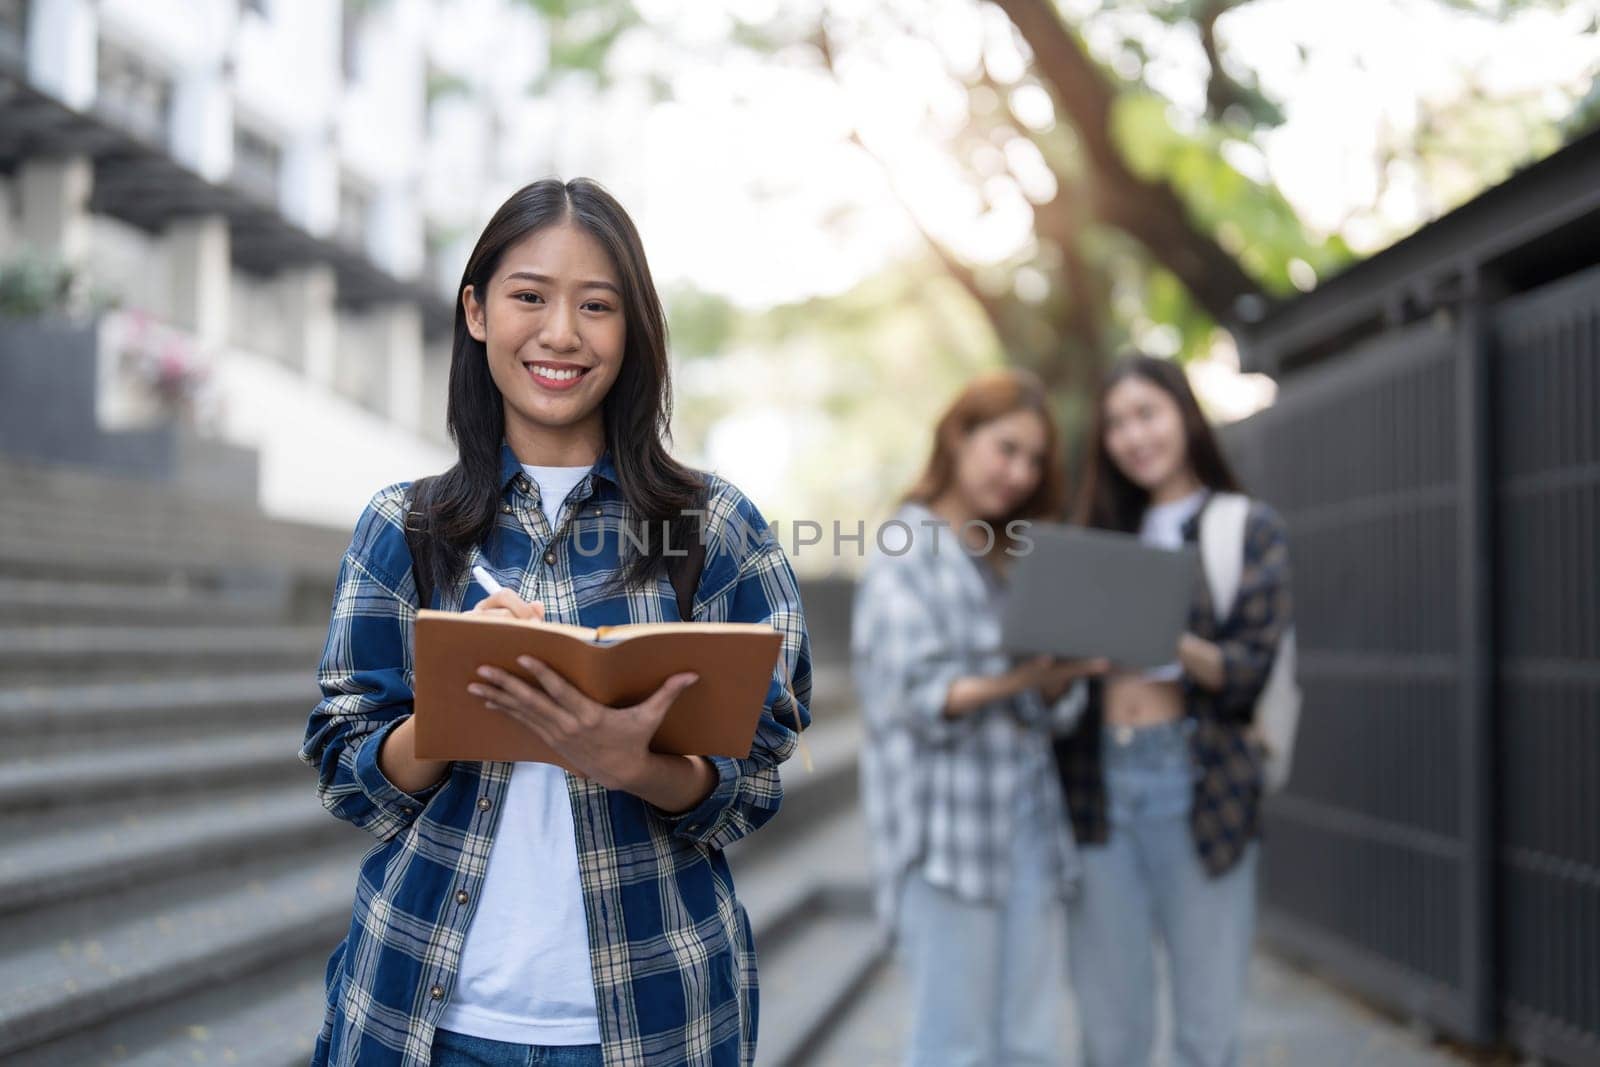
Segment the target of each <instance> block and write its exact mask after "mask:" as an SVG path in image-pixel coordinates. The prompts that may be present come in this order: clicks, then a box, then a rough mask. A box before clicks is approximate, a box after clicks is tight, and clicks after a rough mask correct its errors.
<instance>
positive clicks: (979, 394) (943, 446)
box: [900, 367, 1065, 557]
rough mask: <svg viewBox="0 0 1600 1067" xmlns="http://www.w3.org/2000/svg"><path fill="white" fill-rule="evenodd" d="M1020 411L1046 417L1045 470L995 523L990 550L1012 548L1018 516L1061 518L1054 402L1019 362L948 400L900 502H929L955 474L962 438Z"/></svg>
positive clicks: (1062, 487)
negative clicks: (919, 467)
mask: <svg viewBox="0 0 1600 1067" xmlns="http://www.w3.org/2000/svg"><path fill="white" fill-rule="evenodd" d="M1018 411H1031V412H1033V413H1034V414H1035V415H1037V416H1039V418H1040V419H1042V420H1043V421H1044V432H1045V446H1044V463H1043V464H1042V467H1043V469H1042V470H1041V471H1040V472H1039V484H1038V485H1036V486H1034V489H1033V492H1032V493H1030V494H1028V497H1027V499H1025V500H1024V501H1022V503H1020V504H1018V505H1017V506H1016V507H1015V508H1014V509H1013V510H1012V512H1011V514H1009V515H1004V516H1001V517H1000V519H999V521H998V522H996V523H994V524H993V525H996V526H998V527H999V529H997V530H996V531H995V539H994V541H993V543H992V544H991V545H990V547H989V555H990V556H991V557H994V556H996V554H997V553H999V552H1001V551H1003V550H1004V549H1006V548H1009V547H1011V544H1012V541H1013V540H1014V539H1013V538H1012V537H1011V534H1010V533H1009V529H1008V528H1009V526H1010V524H1011V523H1012V522H1014V521H1016V520H1019V519H1058V518H1060V517H1061V505H1062V497H1063V495H1064V490H1065V478H1064V476H1063V471H1062V467H1063V464H1062V460H1061V450H1060V434H1059V432H1058V431H1057V429H1056V420H1055V416H1054V415H1052V414H1051V413H1050V401H1049V397H1048V396H1047V394H1046V392H1045V387H1044V382H1043V381H1041V380H1040V378H1039V376H1038V375H1037V374H1035V373H1034V372H1033V371H1030V370H1025V369H1023V368H1019V367H1012V368H1008V369H1006V370H998V371H991V372H990V373H988V374H982V375H979V376H978V377H976V378H974V379H973V380H972V381H970V382H968V383H967V386H966V388H964V389H962V390H961V394H960V395H959V396H957V397H956V398H955V400H953V401H952V402H951V403H950V406H949V407H948V408H946V409H945V412H944V414H943V415H941V416H940V417H939V422H938V424H937V425H936V426H935V427H934V430H933V448H932V451H930V452H929V454H928V463H927V466H925V467H924V468H923V470H922V474H921V476H920V477H918V478H917V481H916V484H914V485H913V486H912V487H911V488H910V489H909V490H907V491H906V493H905V494H904V495H903V496H901V498H900V502H901V503H917V504H922V505H923V506H924V507H926V506H928V505H931V504H932V503H933V502H934V501H935V500H937V499H939V497H940V496H942V495H943V494H944V492H945V490H947V489H949V488H950V483H951V482H953V481H954V480H955V475H956V459H955V457H956V449H957V447H959V445H960V443H961V439H962V438H963V437H965V436H966V435H967V434H968V433H970V432H971V431H973V430H975V429H977V428H978V427H979V426H982V425H983V424H984V423H987V422H992V421H993V420H995V419H999V418H1003V417H1005V416H1007V415H1010V414H1013V413H1015V412H1018Z"/></svg>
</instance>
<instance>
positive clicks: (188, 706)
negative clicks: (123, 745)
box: [0, 660, 321, 752]
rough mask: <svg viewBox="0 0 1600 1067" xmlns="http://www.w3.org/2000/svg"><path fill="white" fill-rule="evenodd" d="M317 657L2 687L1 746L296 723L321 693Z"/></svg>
mask: <svg viewBox="0 0 1600 1067" xmlns="http://www.w3.org/2000/svg"><path fill="white" fill-rule="evenodd" d="M320 696H321V693H320V691H319V690H318V688H317V684H316V662H315V660H307V661H305V662H304V663H302V664H299V665H298V666H296V667H295V668H293V669H292V670H282V671H274V672H269V673H260V674H230V675H220V676H216V677H200V678H162V679H158V680H156V681H150V682H131V681H115V682H93V683H89V684H87V685H34V686H21V687H17V688H9V689H0V741H3V742H4V748H3V751H6V752H25V751H28V750H29V746H30V745H31V746H37V749H36V750H40V751H43V750H48V749H52V748H54V749H60V748H68V747H78V748H89V747H91V746H104V745H105V744H106V743H107V742H106V741H105V738H108V737H111V736H113V735H116V734H127V733H130V732H140V731H149V732H151V733H152V734H155V733H156V732H158V731H161V730H167V731H168V732H171V731H174V730H179V731H187V732H189V733H190V734H191V735H192V736H200V735H202V734H213V735H214V734H220V733H226V732H230V731H236V730H238V729H239V728H240V727H249V726H259V725H261V724H263V723H288V722H291V721H294V722H296V723H297V724H298V725H300V726H302V727H303V726H304V725H305V719H306V716H307V715H309V714H310V711H311V709H312V707H313V706H315V704H316V703H317V701H318V699H320Z"/></svg>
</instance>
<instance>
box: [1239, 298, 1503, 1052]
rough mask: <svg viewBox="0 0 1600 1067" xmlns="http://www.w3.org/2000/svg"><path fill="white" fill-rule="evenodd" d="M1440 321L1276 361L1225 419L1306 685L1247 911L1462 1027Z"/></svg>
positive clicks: (1453, 611)
mask: <svg viewBox="0 0 1600 1067" xmlns="http://www.w3.org/2000/svg"><path fill="white" fill-rule="evenodd" d="M1460 336H1461V335H1460V328H1459V325H1458V324H1457V323H1454V322H1451V321H1449V320H1438V321H1435V320H1429V321H1427V322H1424V323H1421V324H1418V325H1415V326H1412V327H1409V328H1406V329H1404V330H1400V331H1396V332H1394V333H1392V334H1389V335H1386V336H1384V337H1382V338H1381V339H1379V340H1377V341H1375V342H1371V343H1369V344H1366V345H1363V346H1361V347H1360V348H1358V349H1357V350H1355V351H1352V352H1349V353H1346V354H1344V355H1342V356H1340V357H1337V358H1335V359H1333V360H1330V361H1328V362H1326V363H1323V364H1319V365H1317V366H1315V367H1312V368H1309V369H1307V370H1304V371H1301V372H1299V373H1297V374H1294V375H1291V376H1289V377H1288V378H1287V379H1286V380H1285V381H1284V382H1283V383H1282V387H1281V389H1280V393H1279V397H1278V402H1277V403H1276V405H1275V406H1274V407H1273V408H1271V409H1269V410H1268V411H1267V412H1264V413H1263V414H1262V415H1258V416H1256V417H1255V418H1253V419H1251V420H1248V421H1247V422H1246V423H1243V424H1240V425H1238V426H1235V427H1232V428H1230V429H1229V430H1228V431H1227V432H1226V437H1227V439H1228V442H1229V448H1230V451H1233V452H1235V453H1243V454H1244V455H1245V459H1244V462H1243V463H1242V465H1241V466H1242V469H1243V470H1245V471H1247V472H1250V473H1251V474H1253V475H1254V477H1253V479H1252V481H1251V483H1250V484H1249V486H1248V488H1249V489H1250V490H1251V491H1252V492H1253V493H1254V494H1256V495H1259V496H1261V497H1263V498H1264V499H1266V500H1268V501H1269V502H1271V503H1272V504H1273V505H1274V506H1276V507H1277V508H1278V510H1279V511H1280V512H1281V513H1282V514H1283V515H1284V518H1285V521H1286V522H1287V524H1288V527H1289V535H1290V562H1291V567H1292V571H1293V581H1294V600H1295V617H1296V626H1297V629H1298V632H1299V641H1300V649H1301V661H1300V673H1301V679H1300V680H1301V685H1302V688H1303V690H1304V693H1305V707H1304V711H1303V714H1302V720H1301V727H1300V736H1299V742H1298V748H1297V751H1296V756H1295V761H1296V762H1295V774H1294V779H1293V781H1292V782H1291V783H1290V786H1289V788H1288V789H1287V790H1286V791H1285V792H1284V793H1283V794H1281V795H1280V796H1278V797H1275V798H1273V799H1272V801H1271V802H1270V803H1269V805H1268V810H1267V818H1266V842H1267V843H1266V848H1265V850H1264V853H1263V868H1262V872H1263V873H1262V879H1263V880H1262V890H1263V930H1264V932H1265V933H1266V935H1267V936H1268V937H1269V938H1271V939H1272V940H1274V941H1276V942H1277V943H1278V944H1279V945H1280V946H1283V947H1286V948H1288V949H1290V950H1291V951H1295V952H1300V953H1305V954H1309V955H1312V956H1314V957H1315V958H1316V959H1318V960H1319V961H1320V962H1321V963H1322V964H1324V965H1326V966H1329V967H1332V968H1334V969H1336V970H1338V971H1339V972H1341V973H1342V975H1343V976H1344V977H1345V978H1346V979H1347V980H1348V981H1350V982H1352V983H1353V984H1355V985H1356V986H1358V987H1360V988H1362V989H1364V990H1365V991H1367V992H1369V993H1371V994H1373V995H1375V996H1377V997H1379V998H1381V999H1384V1000H1386V1001H1388V1002H1390V1003H1392V1004H1395V1005H1396V1006H1397V1007H1399V1008H1401V1009H1402V1010H1404V1011H1406V1012H1408V1013H1411V1014H1414V1015H1416V1016H1418V1017H1421V1018H1426V1019H1430V1020H1432V1021H1434V1022H1436V1023H1437V1024H1439V1025H1441V1026H1443V1027H1445V1028H1447V1029H1449V1030H1451V1031H1453V1032H1457V1033H1461V1034H1467V1035H1475V1036H1481V1035H1482V1033H1483V1030H1484V1028H1485V1025H1486V1021H1485V1020H1484V1019H1483V1018H1482V1017H1481V1015H1482V1012H1481V1009H1480V1006H1479V1004H1478V998H1479V995H1480V994H1479V992H1478V990H1477V982H1478V977H1479V976H1477V975H1476V974H1474V973H1473V971H1472V968H1471V966H1470V964H1469V959H1475V958H1476V957H1475V956H1474V955H1473V953H1474V952H1475V951H1477V950H1479V949H1481V948H1482V947H1483V946H1481V945H1477V944H1476V943H1475V941H1474V935H1473V933H1472V931H1474V930H1475V929H1478V928H1480V927H1481V928H1482V929H1484V930H1485V931H1487V929H1488V927H1487V923H1486V922H1485V921H1483V917H1482V916H1480V915H1478V914H1476V912H1477V911H1479V910H1481V909H1482V907H1483V904H1484V902H1483V898H1482V896H1481V894H1480V889H1481V887H1480V886H1479V885H1478V875H1477V873H1476V872H1475V871H1474V869H1473V867H1474V864H1475V862H1476V861H1475V851H1476V849H1477V846H1476V844H1475V843H1474V840H1473V838H1472V833H1471V831H1472V830H1473V829H1474V828H1473V827H1469V826H1467V825H1465V824H1464V820H1463V811H1464V807H1465V805H1464V803H1463V801H1464V798H1470V797H1472V796H1473V795H1474V790H1475V789H1477V788H1480V787H1481V783H1476V782H1473V781H1470V780H1467V779H1466V778H1464V774H1469V773H1470V767H1471V762H1470V761H1464V760H1463V759H1462V752H1463V751H1464V749H1463V744H1464V738H1465V737H1466V736H1467V735H1468V734H1469V733H1470V731H1471V729H1472V724H1471V723H1470V722H1469V721H1467V720H1468V713H1467V708H1468V704H1467V703H1466V702H1464V701H1463V700H1462V679H1463V677H1464V673H1463V672H1464V667H1465V663H1464V656H1463V639H1462V627H1461V625H1460V620H1461V618H1462V615H1463V613H1464V612H1467V611H1468V610H1469V608H1470V605H1468V604H1466V603H1464V602H1463V601H1462V596H1463V588H1462V583H1461V581H1460V575H1461V571H1462V559H1461V551H1462V545H1463V544H1464V543H1470V542H1463V541H1462V538H1461V536H1460V531H1461V529H1462V524H1463V521H1464V518H1465V516H1464V513H1463V499H1464V486H1463V474H1462V470H1463V465H1462V457H1461V455H1460V454H1459V452H1460V449H1459V434H1458V430H1459V429H1460V426H1459V425H1458V423H1459V420H1460V419H1461V418H1462V417H1463V416H1462V413H1461V410H1460V408H1461V399H1462V396H1461V393H1460V389H1459V386H1460V385H1461V383H1460V382H1458V375H1459V374H1460V368H1461V366H1462V361H1461V358H1460V356H1461V351H1460V350H1461V345H1460ZM1485 937H1486V935H1485Z"/></svg>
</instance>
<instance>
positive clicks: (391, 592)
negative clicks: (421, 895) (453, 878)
mask: <svg viewBox="0 0 1600 1067" xmlns="http://www.w3.org/2000/svg"><path fill="white" fill-rule="evenodd" d="M393 513H394V506H393V504H392V502H391V501H390V500H389V498H387V497H385V496H384V495H383V494H380V495H379V497H375V498H374V500H373V502H372V503H370V504H368V506H367V508H366V510H365V511H364V512H363V513H362V515H361V518H360V520H359V521H358V522H357V524H356V531H355V535H354V536H353V538H352V539H351V544H350V548H349V549H348V550H347V551H346V553H345V556H344V558H343V560H342V561H341V562H340V565H339V574H338V578H337V581H336V583H335V586H334V595H333V610H332V615H331V618H330V620H329V624H328V637H327V640H326V642H325V643H324V645H323V649H322V659H321V662H320V663H319V665H318V667H317V684H318V685H319V687H320V688H321V690H322V699H321V700H320V701H319V702H318V703H317V705H316V707H315V708H313V709H312V711H311V716H310V719H309V720H308V722H307V724H306V733H305V739H304V741H303V742H302V744H301V746H300V752H299V756H300V760H301V761H302V762H303V763H306V764H308V765H310V766H313V767H315V768H316V769H317V798H318V799H319V800H320V801H321V802H322V806H323V807H324V808H326V809H327V810H328V811H329V812H330V813H332V814H333V815H335V816H336V817H338V818H340V819H343V820H345V821H346V822H349V823H352V824H354V825H356V826H359V827H361V828H362V829H364V830H367V831H368V832H370V833H371V834H373V835H374V836H375V837H377V838H378V839H379V840H380V841H387V840H389V839H390V838H392V837H394V836H395V835H396V834H398V833H400V832H401V831H402V830H404V829H405V828H406V827H407V826H408V825H410V824H411V822H412V821H414V820H415V819H416V817H417V815H418V814H419V813H420V812H421V811H422V809H423V807H425V806H426V805H427V803H428V801H429V799H430V798H432V797H433V795H434V794H435V793H437V792H438V791H439V789H440V788H442V787H443V785H444V783H445V782H446V781H447V780H448V779H449V775H448V774H445V775H444V776H442V777H441V778H440V780H439V781H438V782H435V783H434V784H433V785H430V786H428V787H427V788H426V789H423V790H421V791H419V792H414V793H413V792H407V791H405V790H403V789H401V788H400V787H399V786H397V785H396V784H395V783H394V782H392V781H390V780H389V778H388V776H387V775H385V774H384V773H383V769H382V767H381V766H380V765H379V762H378V757H379V754H380V752H381V751H382V748H383V743H384V741H385V740H387V739H388V736H389V734H390V732H391V731H393V730H394V729H395V727H397V726H399V725H400V724H401V723H402V722H404V721H405V719H406V717H407V716H409V715H410V714H411V711H412V706H413V705H412V700H413V696H412V687H411V630H412V626H413V623H414V620H415V617H416V605H415V603H414V600H413V599H412V598H414V593H412V592H411V590H412V585H411V582H410V578H409V568H408V569H407V571H406V572H405V573H406V574H407V575H408V577H406V578H404V579H402V580H400V581H398V582H397V581H395V580H394V579H393V578H391V577H390V573H391V569H392V567H393V566H394V565H395V564H396V562H398V560H397V558H396V556H395V552H396V551H397V547H396V545H395V543H394V541H395V538H398V539H399V545H398V551H399V552H400V553H402V554H404V555H403V558H404V559H406V560H409V558H410V556H409V553H408V552H406V550H405V544H404V533H403V531H402V530H400V528H399V527H397V526H392V525H391V518H392V515H393Z"/></svg>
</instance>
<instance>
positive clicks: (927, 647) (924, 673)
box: [850, 558, 978, 744]
mask: <svg viewBox="0 0 1600 1067" xmlns="http://www.w3.org/2000/svg"><path fill="white" fill-rule="evenodd" d="M915 562H916V561H914V560H912V559H909V558H907V559H881V560H876V561H874V566H871V567H869V568H868V569H867V573H866V574H864V575H863V576H862V579H861V582H860V584H859V585H858V586H857V588H856V596H855V601H854V604H853V608H852V613H851V627H850V631H851V668H852V673H853V676H854V679H855V683H856V689H857V692H858V694H859V695H860V698H861V702H862V712H863V714H864V715H865V716H866V717H867V719H868V721H869V722H871V721H873V720H877V721H880V722H882V723H884V724H885V725H888V726H896V725H898V726H903V727H905V728H907V729H909V730H911V732H912V733H914V734H915V735H917V736H918V737H919V738H921V739H922V740H923V741H925V742H927V743H929V744H941V743H945V742H948V741H952V740H954V739H956V738H959V737H962V736H964V735H966V734H967V733H969V732H971V730H972V729H973V725H972V724H973V723H974V722H975V721H976V720H977V718H978V716H976V715H963V716H960V717H957V718H950V717H948V716H946V715H945V713H944V709H945V704H946V701H947V699H948V697H949V695H950V686H951V685H952V684H953V683H954V682H955V681H956V680H957V679H958V678H962V677H965V676H967V675H969V674H971V673H973V672H972V670H971V669H970V665H969V664H968V663H967V661H966V656H965V655H964V654H963V653H962V651H961V649H960V648H959V647H958V645H957V644H956V642H955V640H954V638H953V636H952V635H951V634H949V633H948V632H947V629H946V627H945V626H944V625H943V623H942V621H941V620H940V618H939V616H938V609H937V606H936V602H935V598H932V597H930V596H929V595H928V594H927V593H926V592H925V591H923V590H920V589H918V588H917V579H916V574H915Z"/></svg>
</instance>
